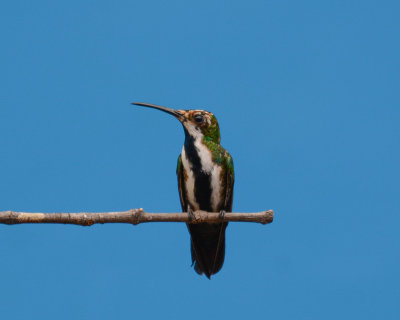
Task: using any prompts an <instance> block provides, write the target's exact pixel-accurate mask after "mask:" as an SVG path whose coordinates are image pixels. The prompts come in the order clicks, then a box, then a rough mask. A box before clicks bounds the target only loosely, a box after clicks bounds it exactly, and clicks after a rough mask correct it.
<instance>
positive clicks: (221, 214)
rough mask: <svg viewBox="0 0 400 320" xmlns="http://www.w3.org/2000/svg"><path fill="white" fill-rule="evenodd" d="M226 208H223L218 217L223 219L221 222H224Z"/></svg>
mask: <svg viewBox="0 0 400 320" xmlns="http://www.w3.org/2000/svg"><path fill="white" fill-rule="evenodd" d="M225 213H226V212H225V210H221V211H220V212H219V215H218V218H219V219H220V220H221V222H224V218H225Z"/></svg>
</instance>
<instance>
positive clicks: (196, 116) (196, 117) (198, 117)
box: [194, 114, 204, 123]
mask: <svg viewBox="0 0 400 320" xmlns="http://www.w3.org/2000/svg"><path fill="white" fill-rule="evenodd" d="M203 120H204V117H203V116H202V115H201V114H196V115H195V116H194V121H196V122H197V123H202V122H203Z"/></svg>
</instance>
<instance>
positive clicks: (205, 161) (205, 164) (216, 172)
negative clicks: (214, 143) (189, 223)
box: [182, 139, 221, 212]
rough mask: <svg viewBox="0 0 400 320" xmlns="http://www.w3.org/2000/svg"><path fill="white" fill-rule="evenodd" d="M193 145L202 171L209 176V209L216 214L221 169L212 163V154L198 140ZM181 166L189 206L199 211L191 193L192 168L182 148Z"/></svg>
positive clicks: (219, 194) (218, 201) (193, 176)
mask: <svg viewBox="0 0 400 320" xmlns="http://www.w3.org/2000/svg"><path fill="white" fill-rule="evenodd" d="M194 145H195V147H196V150H197V152H198V155H199V157H200V163H201V167H202V171H203V172H205V173H207V174H209V175H211V179H210V182H211V207H212V209H213V211H214V212H216V211H218V209H217V208H218V205H219V203H220V199H221V183H220V174H221V167H220V166H219V165H218V164H215V163H214V162H213V161H212V154H211V152H210V150H208V149H207V148H206V146H205V145H203V144H202V143H201V142H200V139H196V140H195V142H194ZM182 165H183V167H184V169H185V171H186V173H187V175H188V178H187V180H186V194H187V197H188V202H189V203H190V204H191V206H192V209H193V210H199V205H198V203H197V202H196V197H195V194H194V192H193V191H194V185H195V175H194V174H193V170H192V166H191V164H190V162H189V160H188V158H187V156H186V153H185V147H183V148H182Z"/></svg>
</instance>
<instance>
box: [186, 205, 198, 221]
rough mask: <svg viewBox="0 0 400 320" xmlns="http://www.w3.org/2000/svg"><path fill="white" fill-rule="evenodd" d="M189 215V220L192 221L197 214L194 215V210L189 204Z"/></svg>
mask: <svg viewBox="0 0 400 320" xmlns="http://www.w3.org/2000/svg"><path fill="white" fill-rule="evenodd" d="M187 212H188V216H189V222H192V221H193V220H195V218H196V216H195V215H194V211H193V210H192V208H191V207H189V206H188V208H187Z"/></svg>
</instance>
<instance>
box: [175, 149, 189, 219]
mask: <svg viewBox="0 0 400 320" xmlns="http://www.w3.org/2000/svg"><path fill="white" fill-rule="evenodd" d="M176 175H177V176H178V188H179V198H180V200H181V206H182V212H186V211H187V205H188V204H187V201H186V199H187V197H186V190H185V187H184V186H185V173H184V169H183V165H182V156H181V155H179V158H178V165H177V166H176Z"/></svg>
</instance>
